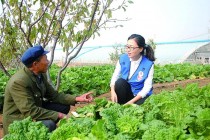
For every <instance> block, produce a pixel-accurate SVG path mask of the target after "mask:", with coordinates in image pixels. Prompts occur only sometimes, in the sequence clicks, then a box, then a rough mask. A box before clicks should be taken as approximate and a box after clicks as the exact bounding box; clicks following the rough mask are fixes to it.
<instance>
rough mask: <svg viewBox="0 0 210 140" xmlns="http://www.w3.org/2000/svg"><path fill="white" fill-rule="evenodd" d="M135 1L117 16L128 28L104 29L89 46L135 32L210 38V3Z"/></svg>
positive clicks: (158, 38)
mask: <svg viewBox="0 0 210 140" xmlns="http://www.w3.org/2000/svg"><path fill="white" fill-rule="evenodd" d="M118 1H119V0H118ZM132 1H133V2H134V4H130V5H129V7H128V8H127V10H126V12H123V11H118V13H113V14H114V16H115V17H116V18H118V19H123V18H126V17H127V18H129V19H131V20H129V21H126V22H122V23H120V24H123V26H124V27H122V28H120V27H119V28H116V29H107V30H105V31H104V30H102V31H100V34H101V35H100V37H96V38H95V39H91V40H89V41H88V42H86V43H85V46H106V45H113V44H124V43H126V42H127V38H128V37H129V36H130V35H131V34H133V33H137V34H141V35H142V36H143V37H144V38H145V39H146V41H147V40H148V39H153V40H154V41H155V42H171V41H172V42H173V41H184V40H186V39H188V40H197V39H210V38H209V37H210V0H132ZM0 11H1V9H0Z"/></svg>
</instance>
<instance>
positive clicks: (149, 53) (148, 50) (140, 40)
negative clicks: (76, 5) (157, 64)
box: [128, 34, 155, 61]
mask: <svg viewBox="0 0 210 140" xmlns="http://www.w3.org/2000/svg"><path fill="white" fill-rule="evenodd" d="M130 39H134V40H135V41H136V43H137V44H138V46H139V47H143V51H142V52H141V54H142V55H145V56H146V57H147V58H148V59H149V60H151V61H155V56H154V50H153V49H152V47H151V46H150V45H147V44H146V43H145V39H144V37H143V36H141V35H139V34H132V35H131V36H130V37H128V40H130Z"/></svg>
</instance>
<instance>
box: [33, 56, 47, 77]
mask: <svg viewBox="0 0 210 140" xmlns="http://www.w3.org/2000/svg"><path fill="white" fill-rule="evenodd" d="M48 65H49V61H48V59H47V55H43V56H41V57H40V60H39V61H36V62H35V67H36V70H37V71H38V73H45V72H47V69H48Z"/></svg>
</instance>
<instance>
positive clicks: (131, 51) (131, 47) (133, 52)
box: [126, 39, 143, 60]
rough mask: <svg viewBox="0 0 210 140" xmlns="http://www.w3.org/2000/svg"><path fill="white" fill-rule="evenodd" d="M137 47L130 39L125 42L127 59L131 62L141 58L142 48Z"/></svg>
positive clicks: (133, 40)
mask: <svg viewBox="0 0 210 140" xmlns="http://www.w3.org/2000/svg"><path fill="white" fill-rule="evenodd" d="M139 47H140V46H138V45H137V43H136V41H135V39H130V40H128V41H127V45H126V52H127V54H128V57H129V58H131V59H132V60H138V59H139V57H140V56H141V52H142V51H143V47H140V48H139Z"/></svg>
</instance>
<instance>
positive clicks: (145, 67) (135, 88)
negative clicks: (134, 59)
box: [120, 54, 153, 96]
mask: <svg viewBox="0 0 210 140" xmlns="http://www.w3.org/2000/svg"><path fill="white" fill-rule="evenodd" d="M130 64H131V63H130V58H129V57H128V55H127V54H122V55H121V56H120V66H121V78H123V79H125V80H127V81H128V83H129V84H130V85H131V90H132V92H133V95H134V96H136V95H137V94H138V93H139V91H141V90H142V88H143V87H144V81H145V79H146V78H147V77H148V74H149V71H150V68H151V66H152V65H153V62H152V61H150V60H149V59H148V58H146V57H145V56H142V60H141V62H140V65H139V66H138V68H137V70H136V71H135V72H134V74H133V75H132V76H131V78H130V79H128V76H129V73H130ZM151 94H152V88H151V90H150V91H149V93H148V94H147V96H148V95H151Z"/></svg>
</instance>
